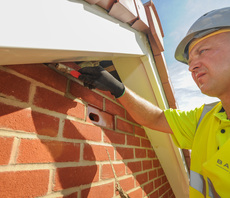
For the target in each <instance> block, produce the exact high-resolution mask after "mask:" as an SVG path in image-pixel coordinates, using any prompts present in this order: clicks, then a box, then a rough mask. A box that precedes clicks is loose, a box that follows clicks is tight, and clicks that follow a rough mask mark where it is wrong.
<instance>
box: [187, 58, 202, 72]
mask: <svg viewBox="0 0 230 198" xmlns="http://www.w3.org/2000/svg"><path fill="white" fill-rule="evenodd" d="M200 66H201V62H200V61H199V60H195V59H194V60H191V61H189V68H188V70H189V71H190V72H194V71H195V70H196V69H198V68H200Z"/></svg>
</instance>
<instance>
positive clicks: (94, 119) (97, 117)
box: [89, 113, 99, 122]
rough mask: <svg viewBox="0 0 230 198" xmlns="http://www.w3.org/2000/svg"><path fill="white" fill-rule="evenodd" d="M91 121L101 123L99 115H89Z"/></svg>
mask: <svg viewBox="0 0 230 198" xmlns="http://www.w3.org/2000/svg"><path fill="white" fill-rule="evenodd" d="M89 119H90V120H92V121H94V122H99V116H98V115H97V114H94V113H90V114H89Z"/></svg>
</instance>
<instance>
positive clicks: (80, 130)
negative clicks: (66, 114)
mask: <svg viewBox="0 0 230 198" xmlns="http://www.w3.org/2000/svg"><path fill="white" fill-rule="evenodd" d="M63 137H65V138H70V139H78V140H92V141H96V142H100V141H101V139H102V131H101V128H100V127H97V126H94V125H89V124H83V123H80V122H75V121H71V120H65V124H64V129H63Z"/></svg>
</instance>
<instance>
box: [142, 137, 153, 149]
mask: <svg viewBox="0 0 230 198" xmlns="http://www.w3.org/2000/svg"><path fill="white" fill-rule="evenodd" d="M141 146H142V147H146V148H152V145H151V142H150V141H149V140H148V139H141Z"/></svg>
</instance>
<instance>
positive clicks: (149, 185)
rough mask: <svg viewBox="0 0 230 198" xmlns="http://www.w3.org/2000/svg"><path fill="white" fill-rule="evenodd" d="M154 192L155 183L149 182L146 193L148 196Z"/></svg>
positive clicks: (145, 187)
mask: <svg viewBox="0 0 230 198" xmlns="http://www.w3.org/2000/svg"><path fill="white" fill-rule="evenodd" d="M153 190H154V188H153V182H149V183H148V184H146V185H145V186H144V191H145V193H146V194H147V195H148V194H149V193H151V192H152V191H153Z"/></svg>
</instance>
